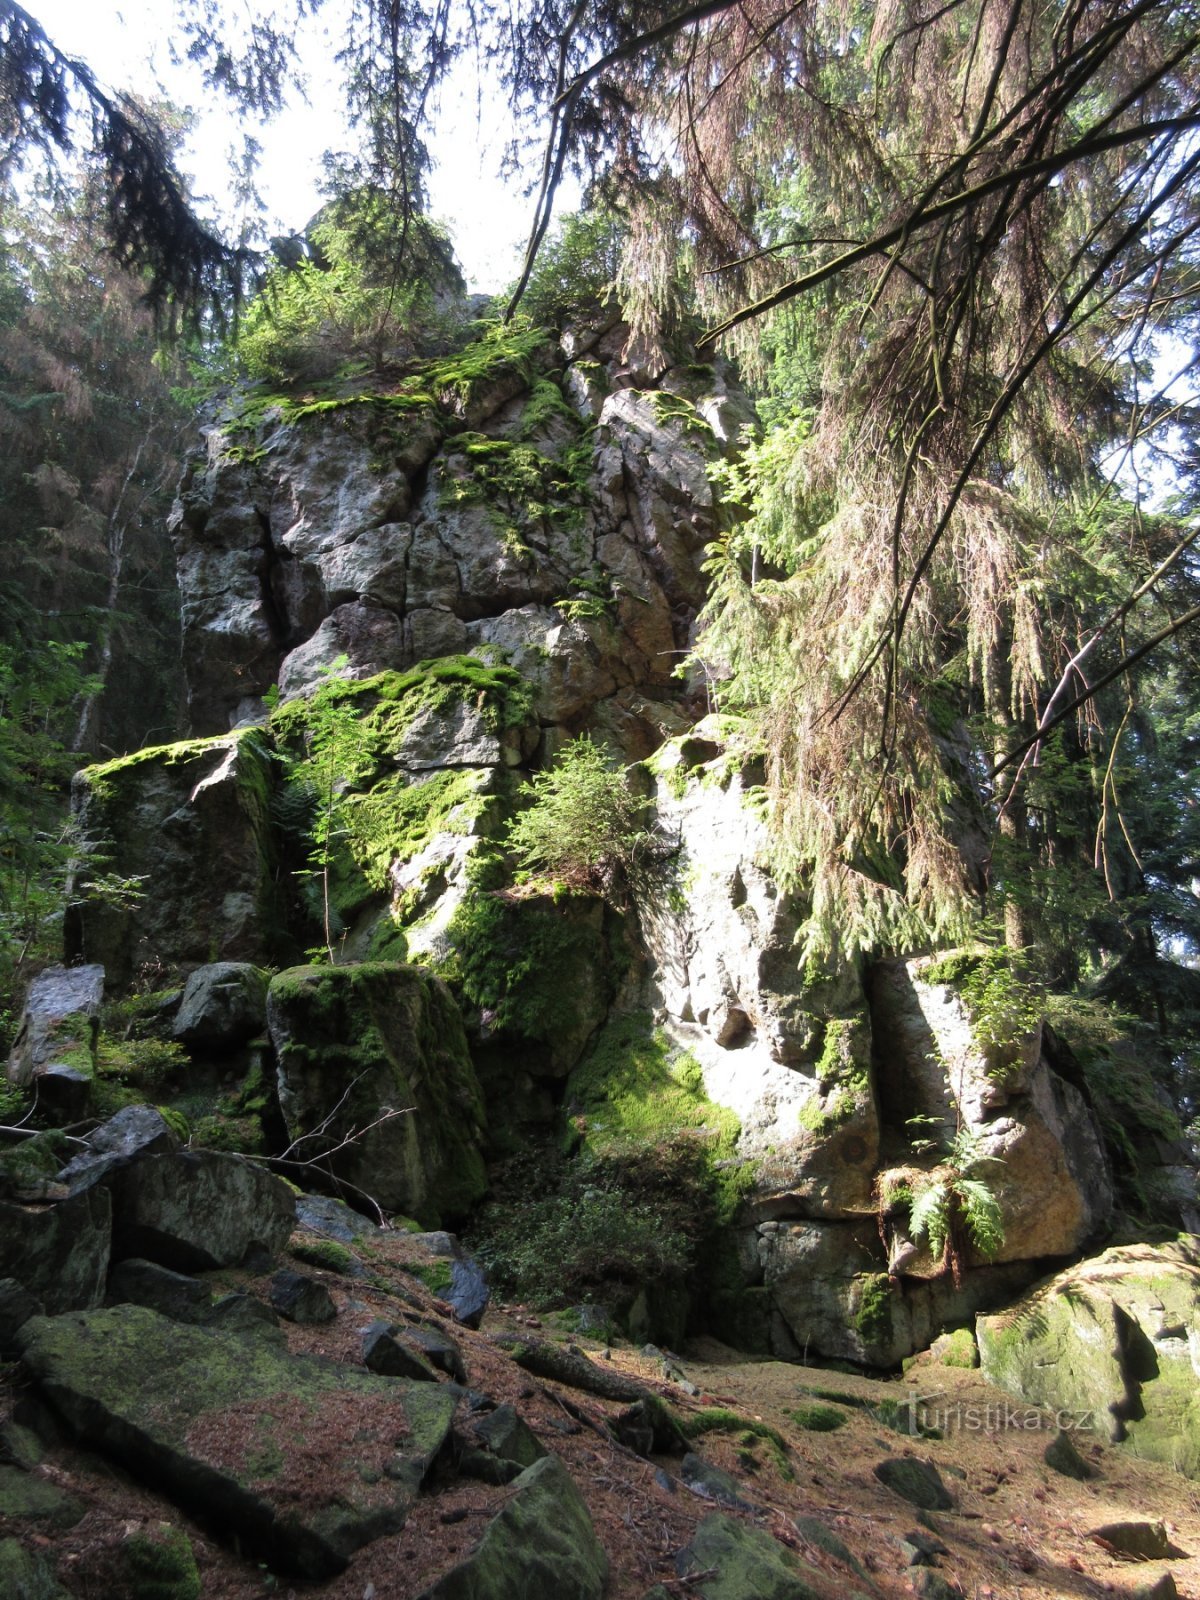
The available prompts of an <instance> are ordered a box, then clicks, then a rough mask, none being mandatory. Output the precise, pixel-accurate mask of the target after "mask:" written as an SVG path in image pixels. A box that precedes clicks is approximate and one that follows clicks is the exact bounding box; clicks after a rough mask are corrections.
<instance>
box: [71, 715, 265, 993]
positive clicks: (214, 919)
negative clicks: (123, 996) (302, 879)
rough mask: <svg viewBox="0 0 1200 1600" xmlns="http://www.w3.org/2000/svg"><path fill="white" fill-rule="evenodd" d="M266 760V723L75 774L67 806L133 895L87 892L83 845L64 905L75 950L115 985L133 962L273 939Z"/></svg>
mask: <svg viewBox="0 0 1200 1600" xmlns="http://www.w3.org/2000/svg"><path fill="white" fill-rule="evenodd" d="M273 781H274V774H273V758H272V755H271V752H270V749H269V747H268V745H267V742H266V740H265V739H264V737H263V735H262V734H261V732H259V731H258V730H256V729H252V728H249V729H243V730H241V731H239V732H237V733H232V734H229V735H227V736H225V737H223V738H216V739H196V740H191V741H188V742H186V743H183V744H174V745H164V746H160V747H156V748H151V749H148V750H141V751H138V753H137V754H136V755H132V756H125V757H121V758H120V759H118V760H116V761H109V762H105V763H103V764H102V765H100V766H94V767H85V768H84V770H83V771H82V772H79V773H77V774H76V776H75V781H74V784H73V786H72V806H73V808H74V811H75V816H76V819H77V821H78V824H79V827H80V829H81V831H82V832H83V834H84V835H85V837H86V838H87V839H88V840H89V841H90V842H91V848H92V850H93V851H94V852H95V854H96V856H97V857H98V858H100V859H101V860H102V864H103V869H104V871H105V872H106V873H115V874H117V875H118V876H119V877H121V878H123V879H128V880H131V882H132V883H133V886H134V887H135V888H136V889H139V890H140V891H141V893H140V894H135V895H134V896H132V897H116V898H114V897H113V896H111V895H108V894H105V895H99V896H96V895H89V893H88V885H89V878H90V876H91V871H92V869H91V867H90V865H89V862H90V859H91V858H90V856H89V854H87V853H85V855H84V858H83V861H82V864H81V867H80V869H79V871H78V873H77V875H76V880H75V884H74V887H73V890H72V896H71V902H70V905H69V908H68V913H67V920H66V927H65V942H66V949H67V955H68V957H69V958H72V959H86V960H88V961H93V960H95V961H100V962H102V963H103V965H104V967H105V968H106V970H107V973H108V980H109V982H110V984H112V985H113V986H114V987H115V988H118V989H119V988H123V987H124V986H125V985H126V984H128V983H129V982H130V981H131V979H133V978H134V977H135V976H136V975H137V973H138V970H139V968H141V967H142V966H144V965H152V966H154V967H155V968H156V969H158V968H160V967H161V966H162V965H167V966H170V965H182V966H185V967H187V966H200V965H203V964H207V963H209V962H211V961H213V960H214V959H215V958H217V957H220V958H221V959H224V960H250V959H262V958H263V957H264V956H265V955H269V954H270V953H271V952H272V951H273V949H274V938H275V930H276V928H277V926H278V921H279V919H278V908H277V904H276V893H277V881H276V872H275V862H274V856H273V849H274V847H273V843H272V838H271V818H270V797H271V789H272V784H273Z"/></svg>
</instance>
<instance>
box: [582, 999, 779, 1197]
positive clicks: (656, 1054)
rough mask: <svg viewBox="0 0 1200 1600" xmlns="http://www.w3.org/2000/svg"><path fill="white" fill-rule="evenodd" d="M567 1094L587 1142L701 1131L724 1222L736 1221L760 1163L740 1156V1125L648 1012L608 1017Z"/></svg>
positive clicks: (597, 1148) (650, 1139)
mask: <svg viewBox="0 0 1200 1600" xmlns="http://www.w3.org/2000/svg"><path fill="white" fill-rule="evenodd" d="M568 1100H569V1102H570V1103H571V1105H572V1106H573V1107H576V1108H577V1112H576V1122H575V1124H574V1126H575V1128H576V1130H577V1131H578V1132H581V1133H582V1135H583V1145H584V1148H585V1149H587V1150H589V1151H591V1152H592V1153H593V1154H600V1153H603V1152H604V1151H605V1150H606V1149H608V1148H610V1147H612V1146H614V1145H622V1144H626V1143H639V1144H654V1143H655V1142H657V1141H660V1140H663V1139H667V1138H670V1137H673V1136H676V1135H678V1134H681V1133H694V1134H698V1135H700V1136H701V1138H702V1139H703V1141H704V1144H705V1147H706V1149H707V1151H708V1155H709V1161H710V1164H711V1172H712V1180H713V1184H714V1187H715V1190H716V1193H717V1197H718V1211H719V1214H720V1218H721V1220H722V1221H732V1220H733V1217H734V1216H735V1215H736V1213H737V1211H738V1209H739V1207H740V1205H741V1202H742V1200H743V1199H744V1197H745V1195H746V1193H747V1192H748V1190H749V1189H750V1188H752V1187H753V1184H754V1178H755V1174H756V1171H757V1168H756V1166H755V1164H754V1163H753V1162H748V1161H742V1160H740V1159H739V1158H738V1156H737V1142H738V1138H739V1136H740V1134H741V1123H740V1122H739V1121H738V1118H737V1115H736V1113H735V1112H733V1111H731V1110H730V1109H729V1108H728V1107H727V1106H720V1105H717V1104H716V1103H715V1102H714V1101H712V1100H710V1099H709V1098H708V1097H707V1095H706V1094H705V1092H704V1074H703V1071H702V1070H701V1067H700V1063H699V1062H698V1061H697V1060H696V1059H695V1057H694V1056H692V1055H690V1054H688V1053H687V1052H686V1051H681V1050H680V1049H678V1048H677V1047H676V1046H674V1045H672V1043H671V1041H670V1040H669V1039H668V1038H667V1036H666V1035H665V1034H664V1033H661V1032H659V1031H658V1030H656V1029H655V1028H654V1027H653V1025H652V1023H651V1020H650V1018H649V1016H648V1015H647V1014H646V1013H644V1012H639V1013H634V1014H632V1015H629V1016H624V1017H615V1018H614V1019H612V1020H611V1021H610V1022H608V1023H607V1024H606V1025H605V1027H604V1028H603V1030H602V1031H601V1033H600V1034H599V1035H598V1037H597V1038H596V1040H595V1041H594V1042H593V1044H592V1046H591V1048H590V1049H589V1050H588V1053H587V1055H586V1056H585V1057H584V1059H583V1061H582V1062H581V1063H580V1065H579V1066H578V1067H577V1068H576V1069H575V1071H574V1072H573V1073H572V1074H571V1077H570V1080H569V1083H568Z"/></svg>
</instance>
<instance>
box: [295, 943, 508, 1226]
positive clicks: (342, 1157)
mask: <svg viewBox="0 0 1200 1600" xmlns="http://www.w3.org/2000/svg"><path fill="white" fill-rule="evenodd" d="M267 1016H268V1022H269V1026H270V1030H271V1039H272V1042H273V1043H274V1046H275V1051H276V1055H277V1057H278V1061H279V1102H280V1105H281V1107H282V1110H283V1115H284V1118H285V1120H286V1122H287V1127H288V1133H289V1135H290V1137H291V1138H292V1139H293V1140H300V1141H304V1140H307V1141H308V1144H307V1146H305V1145H304V1144H301V1145H300V1147H299V1153H300V1154H304V1153H305V1152H306V1150H307V1152H308V1153H311V1154H312V1155H313V1156H318V1155H321V1154H322V1153H323V1152H325V1151H328V1152H329V1162H330V1164H331V1165H332V1167H333V1169H334V1170H335V1171H336V1172H337V1173H338V1174H339V1175H340V1176H341V1177H343V1178H344V1179H346V1180H347V1181H348V1182H350V1183H352V1184H354V1185H355V1186H356V1187H357V1188H358V1189H360V1190H361V1191H363V1192H364V1193H366V1194H368V1195H370V1196H371V1197H372V1198H373V1199H374V1200H375V1201H376V1202H378V1204H379V1205H381V1206H382V1207H383V1208H384V1209H385V1210H387V1211H403V1212H404V1213H406V1214H407V1215H409V1216H415V1217H417V1218H419V1219H420V1220H421V1221H423V1222H426V1223H427V1224H428V1225H430V1226H435V1227H436V1226H438V1225H439V1223H440V1222H441V1220H442V1219H443V1217H450V1216H457V1215H462V1214H463V1213H465V1212H466V1211H467V1210H468V1209H469V1208H470V1206H471V1205H472V1204H473V1203H474V1202H475V1201H476V1200H478V1199H479V1198H480V1197H481V1196H482V1194H483V1192H484V1188H485V1186H486V1178H485V1175H484V1170H483V1160H482V1156H481V1154H480V1147H481V1141H482V1136H483V1104H482V1099H481V1096H480V1090H479V1085H478V1082H477V1080H476V1077H475V1071H474V1068H473V1067H472V1065H471V1058H470V1054H469V1052H468V1050H467V1040H466V1035H465V1033H464V1032H463V1025H462V1019H461V1017H460V1016H459V1012H458V1007H457V1005H456V1004H455V1002H454V999H453V997H452V996H451V994H450V991H449V990H448V989H447V988H446V986H445V984H443V983H442V982H441V981H440V980H439V979H437V978H434V977H432V976H431V975H430V974H429V973H428V972H426V971H423V970H422V969H421V968H419V967H410V966H404V965H401V964H399V963H396V962H365V963H362V964H361V965H351V966H342V967H293V968H291V969H290V970H288V971H286V972H281V973H279V974H278V976H277V977H275V978H274V979H273V980H272V983H271V987H270V991H269V994H268V999H267Z"/></svg>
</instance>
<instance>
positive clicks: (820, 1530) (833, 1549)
mask: <svg viewBox="0 0 1200 1600" xmlns="http://www.w3.org/2000/svg"><path fill="white" fill-rule="evenodd" d="M792 1526H793V1528H795V1530H796V1532H797V1533H798V1534H799V1535H800V1537H801V1538H802V1539H803V1540H804V1542H805V1543H806V1544H810V1545H813V1546H814V1547H815V1548H816V1549H817V1550H823V1551H824V1552H825V1554H826V1555H827V1556H832V1557H833V1559H834V1560H835V1561H840V1562H841V1563H842V1565H843V1566H846V1567H849V1568H850V1570H851V1571H852V1572H854V1573H856V1574H857V1576H858V1577H860V1578H862V1579H863V1580H864V1581H865V1582H870V1579H869V1578H868V1577H867V1572H866V1568H865V1567H864V1566H863V1564H862V1562H861V1561H859V1559H858V1557H857V1556H856V1555H854V1553H853V1552H852V1551H851V1549H850V1547H849V1545H847V1544H846V1542H845V1540H844V1539H840V1538H839V1537H838V1535H837V1534H836V1533H834V1531H833V1530H832V1528H827V1527H826V1526H825V1524H824V1523H823V1522H821V1521H820V1520H819V1519H818V1518H817V1517H796V1518H795V1519H794V1520H793V1522H792Z"/></svg>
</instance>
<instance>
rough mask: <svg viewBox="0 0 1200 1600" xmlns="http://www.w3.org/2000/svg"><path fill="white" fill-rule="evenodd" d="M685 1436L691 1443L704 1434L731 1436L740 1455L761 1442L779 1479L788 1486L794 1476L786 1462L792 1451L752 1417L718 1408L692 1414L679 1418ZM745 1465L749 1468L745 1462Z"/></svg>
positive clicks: (779, 1436) (777, 1434)
mask: <svg viewBox="0 0 1200 1600" xmlns="http://www.w3.org/2000/svg"><path fill="white" fill-rule="evenodd" d="M680 1424H681V1426H682V1428H683V1431H684V1433H686V1434H687V1436H688V1438H690V1439H699V1438H702V1437H703V1436H704V1435H705V1434H706V1433H728V1434H733V1435H734V1436H735V1437H736V1438H737V1440H738V1442H739V1444H741V1445H742V1447H743V1451H745V1450H747V1449H752V1447H753V1444H754V1443H755V1442H756V1441H758V1440H763V1441H764V1442H765V1443H766V1444H767V1445H769V1447H770V1451H771V1458H772V1460H773V1462H774V1464H775V1467H776V1469H777V1470H778V1472H779V1475H780V1477H781V1478H784V1479H785V1480H787V1481H788V1482H790V1481H791V1480H792V1479H793V1478H794V1477H795V1473H794V1471H793V1470H792V1464H791V1462H790V1460H789V1459H788V1457H789V1455H790V1453H791V1450H790V1446H789V1445H788V1442H787V1440H786V1439H785V1438H784V1437H783V1435H782V1434H781V1433H780V1432H779V1430H778V1428H773V1427H772V1426H771V1425H770V1423H768V1422H759V1421H758V1420H757V1419H756V1418H754V1417H743V1416H742V1415H741V1414H740V1413H739V1412H736V1411H727V1410H726V1409H725V1408H724V1407H721V1406H709V1407H706V1408H705V1409H704V1410H702V1411H695V1412H692V1414H691V1415H690V1416H684V1417H681V1418H680ZM743 1464H744V1465H749V1463H748V1462H744V1463H743Z"/></svg>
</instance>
